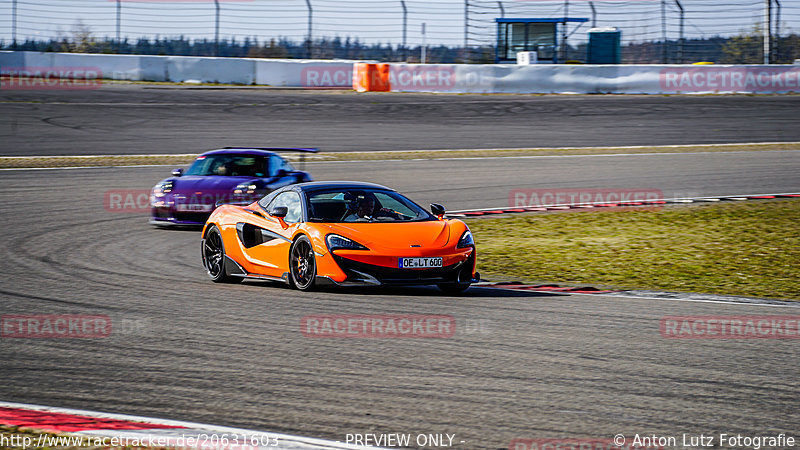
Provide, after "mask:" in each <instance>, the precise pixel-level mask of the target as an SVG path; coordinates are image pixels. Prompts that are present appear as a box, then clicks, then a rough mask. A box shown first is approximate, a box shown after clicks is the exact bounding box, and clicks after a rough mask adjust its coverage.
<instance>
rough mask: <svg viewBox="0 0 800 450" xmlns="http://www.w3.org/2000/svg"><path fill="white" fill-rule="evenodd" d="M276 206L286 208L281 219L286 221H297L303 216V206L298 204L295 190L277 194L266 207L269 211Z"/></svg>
mask: <svg viewBox="0 0 800 450" xmlns="http://www.w3.org/2000/svg"><path fill="white" fill-rule="evenodd" d="M276 206H285V207H286V209H287V210H288V213H287V214H286V217H285V218H284V219H283V220H284V221H285V222H286V223H297V222H299V221H300V218H301V217H303V208H302V205H301V204H300V195H299V194H298V193H297V192H294V191H289V192H284V193H282V194H279V195H278V196H277V197H275V199H273V200H272V202H271V203H270V204H269V206H268V207H267V211H270V210H271V209H272V208H274V207H276Z"/></svg>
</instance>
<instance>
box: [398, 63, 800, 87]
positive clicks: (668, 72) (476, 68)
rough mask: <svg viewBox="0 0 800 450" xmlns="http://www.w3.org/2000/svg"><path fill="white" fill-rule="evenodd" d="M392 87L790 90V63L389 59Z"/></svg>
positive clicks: (793, 80)
mask: <svg viewBox="0 0 800 450" xmlns="http://www.w3.org/2000/svg"><path fill="white" fill-rule="evenodd" d="M389 73H390V80H389V82H390V85H391V90H392V91H395V92H453V93H464V92H471V93H561V94H566V93H577V94H595V93H597V94H603V93H613V94H677V93H697V94H700V93H761V94H771V93H789V92H800V68H798V67H796V66H791V65H780V66H778V65H769V66H768V65H750V66H734V65H544V64H541V65H527V66H525V65H510V64H509V65H497V64H487V65H472V64H471V65H463V64H391V68H390V71H389Z"/></svg>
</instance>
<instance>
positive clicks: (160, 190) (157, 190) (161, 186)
mask: <svg viewBox="0 0 800 450" xmlns="http://www.w3.org/2000/svg"><path fill="white" fill-rule="evenodd" d="M172 187H173V183H172V180H167V181H162V182H160V183H158V184H157V185H156V186H155V187H154V188H153V195H154V196H156V197H163V196H165V195H167V194H169V193H170V192H172Z"/></svg>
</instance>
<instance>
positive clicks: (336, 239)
mask: <svg viewBox="0 0 800 450" xmlns="http://www.w3.org/2000/svg"><path fill="white" fill-rule="evenodd" d="M325 243H326V244H328V250H329V251H334V250H337V249H343V250H369V249H368V248H367V247H364V246H363V245H361V244H359V243H358V242H356V241H354V240H352V239H347V238H346V237H344V236H339V235H338V234H329V235H327V236H325Z"/></svg>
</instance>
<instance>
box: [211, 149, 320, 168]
mask: <svg viewBox="0 0 800 450" xmlns="http://www.w3.org/2000/svg"><path fill="white" fill-rule="evenodd" d="M225 149H226V150H265V151H268V152H299V153H300V170H303V171H305V169H306V153H319V149H318V148H316V147H308V148H301V147H225Z"/></svg>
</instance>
